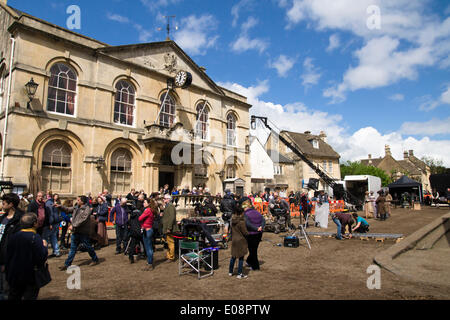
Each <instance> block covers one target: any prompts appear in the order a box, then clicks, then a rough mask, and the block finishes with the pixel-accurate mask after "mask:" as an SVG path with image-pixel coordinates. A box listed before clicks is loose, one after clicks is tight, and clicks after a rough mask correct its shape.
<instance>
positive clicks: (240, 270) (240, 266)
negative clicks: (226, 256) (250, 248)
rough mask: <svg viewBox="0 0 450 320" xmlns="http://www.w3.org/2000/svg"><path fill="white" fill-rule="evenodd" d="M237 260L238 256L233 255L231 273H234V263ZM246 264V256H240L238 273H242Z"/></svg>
mask: <svg viewBox="0 0 450 320" xmlns="http://www.w3.org/2000/svg"><path fill="white" fill-rule="evenodd" d="M235 262H236V258H235V257H231V259H230V269H229V271H230V273H233V269H234V263H235ZM243 266H244V257H240V258H239V262H238V274H242V268H243Z"/></svg>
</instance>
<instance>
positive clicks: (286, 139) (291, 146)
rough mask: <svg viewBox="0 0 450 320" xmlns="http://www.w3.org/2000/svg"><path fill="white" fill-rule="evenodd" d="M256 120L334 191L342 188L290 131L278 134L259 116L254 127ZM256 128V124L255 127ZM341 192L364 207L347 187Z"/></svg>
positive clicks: (344, 196)
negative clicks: (300, 145) (302, 147)
mask: <svg viewBox="0 0 450 320" xmlns="http://www.w3.org/2000/svg"><path fill="white" fill-rule="evenodd" d="M256 120H260V121H261V122H262V123H263V124H264V126H265V127H266V128H267V129H269V130H270V132H272V133H273V134H275V135H276V136H278V139H279V140H281V142H283V143H284V144H285V145H286V146H287V147H289V149H290V150H292V152H294V153H295V155H297V156H298V157H299V158H300V159H301V160H302V161H304V162H305V163H306V164H307V165H308V166H309V167H310V168H311V169H313V170H314V172H316V173H317V175H318V176H319V177H320V178H321V179H322V180H323V181H324V182H325V183H326V184H327V185H329V186H330V187H331V188H332V189H333V191H336V190H339V188H342V185H341V184H338V183H336V182H335V181H334V180H333V178H331V177H330V176H329V175H328V174H326V173H325V172H324V171H323V170H321V169H320V168H319V167H318V166H316V165H315V164H314V163H312V162H311V161H310V160H309V159H308V158H307V157H306V156H305V155H304V154H303V153H302V152H301V151H300V148H299V146H298V145H297V143H296V142H295V141H294V139H292V138H291V136H290V135H289V133H286V136H285V137H284V136H282V135H281V134H278V133H277V132H276V131H275V130H274V129H273V128H272V127H271V126H270V125H269V124H268V119H267V117H259V116H251V123H252V128H253V126H255V125H256ZM253 129H256V126H255V128H253ZM339 192H342V194H343V198H344V201H345V202H348V203H350V204H353V205H355V206H357V207H362V202H361V201H360V200H359V199H358V198H356V197H355V196H354V195H352V194H351V193H350V192H348V191H347V190H345V189H343V188H342V189H340V190H339Z"/></svg>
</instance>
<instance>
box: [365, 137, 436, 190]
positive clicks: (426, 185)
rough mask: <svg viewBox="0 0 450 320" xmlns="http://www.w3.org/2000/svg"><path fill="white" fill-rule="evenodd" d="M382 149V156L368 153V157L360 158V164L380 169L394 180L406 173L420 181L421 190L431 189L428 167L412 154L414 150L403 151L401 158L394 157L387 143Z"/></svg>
mask: <svg viewBox="0 0 450 320" xmlns="http://www.w3.org/2000/svg"><path fill="white" fill-rule="evenodd" d="M384 151H385V154H384V157H379V158H372V155H371V154H369V156H368V159H363V160H361V164H364V165H366V166H374V167H377V168H380V169H382V170H383V171H384V172H386V174H387V175H388V176H390V177H392V178H393V179H394V181H395V180H397V179H400V178H401V177H402V176H403V175H406V176H408V177H409V178H411V179H414V180H416V181H417V182H419V183H421V184H422V190H423V191H427V190H428V191H431V187H430V174H431V170H430V167H429V166H427V165H426V164H425V162H423V161H422V160H420V159H418V158H417V157H416V156H414V150H409V151H404V152H403V160H396V159H394V157H392V153H391V148H390V147H389V146H388V145H386V146H385V148H384Z"/></svg>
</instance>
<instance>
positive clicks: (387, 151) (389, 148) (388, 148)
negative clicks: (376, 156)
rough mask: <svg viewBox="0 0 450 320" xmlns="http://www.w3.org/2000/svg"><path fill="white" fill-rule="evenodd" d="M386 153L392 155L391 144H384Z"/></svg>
mask: <svg viewBox="0 0 450 320" xmlns="http://www.w3.org/2000/svg"><path fill="white" fill-rule="evenodd" d="M384 153H385V156H392V154H391V147H389V145H385V146H384Z"/></svg>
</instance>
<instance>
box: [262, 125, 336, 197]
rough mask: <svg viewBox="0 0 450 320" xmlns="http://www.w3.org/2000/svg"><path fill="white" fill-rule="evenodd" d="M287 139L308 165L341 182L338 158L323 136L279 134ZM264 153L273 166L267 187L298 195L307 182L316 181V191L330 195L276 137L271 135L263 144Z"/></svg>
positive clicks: (313, 173) (321, 134) (307, 168)
mask: <svg viewBox="0 0 450 320" xmlns="http://www.w3.org/2000/svg"><path fill="white" fill-rule="evenodd" d="M287 134H289V136H290V137H291V138H292V139H293V140H294V141H295V143H296V144H297V146H298V147H299V149H300V152H302V153H303V154H304V155H305V156H306V157H307V158H308V159H309V160H310V161H311V162H313V163H314V164H315V165H316V166H318V167H319V168H320V169H321V170H323V171H324V172H326V173H327V174H328V175H329V176H330V177H331V178H333V179H335V180H340V179H341V171H340V167H339V158H340V156H339V154H338V153H337V152H336V151H334V150H333V148H332V147H331V146H330V145H329V144H328V143H327V140H326V138H327V136H326V134H325V133H324V132H321V133H320V135H313V134H311V132H309V131H306V132H305V133H297V132H289V131H281V132H280V135H282V136H286V135H287ZM265 149H266V151H267V153H268V154H269V155H270V157H271V159H272V161H273V163H274V171H275V176H274V181H273V183H272V184H270V187H272V188H280V189H284V188H286V190H287V191H298V190H301V189H302V188H303V183H306V184H307V183H308V181H309V179H311V178H315V179H319V190H326V191H327V192H328V193H329V194H332V190H331V188H329V187H328V186H327V185H326V184H325V183H324V181H322V180H321V179H320V178H319V176H318V175H317V174H316V173H315V172H314V171H313V169H311V168H310V167H309V166H308V165H307V164H306V163H305V162H303V161H302V160H301V159H300V158H299V157H297V156H296V155H295V154H294V153H293V152H292V150H290V149H289V148H288V147H287V146H286V145H285V144H284V143H283V142H280V141H279V139H278V137H277V136H275V135H273V134H271V135H270V136H269V138H268V140H267V142H266V145H265Z"/></svg>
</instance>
